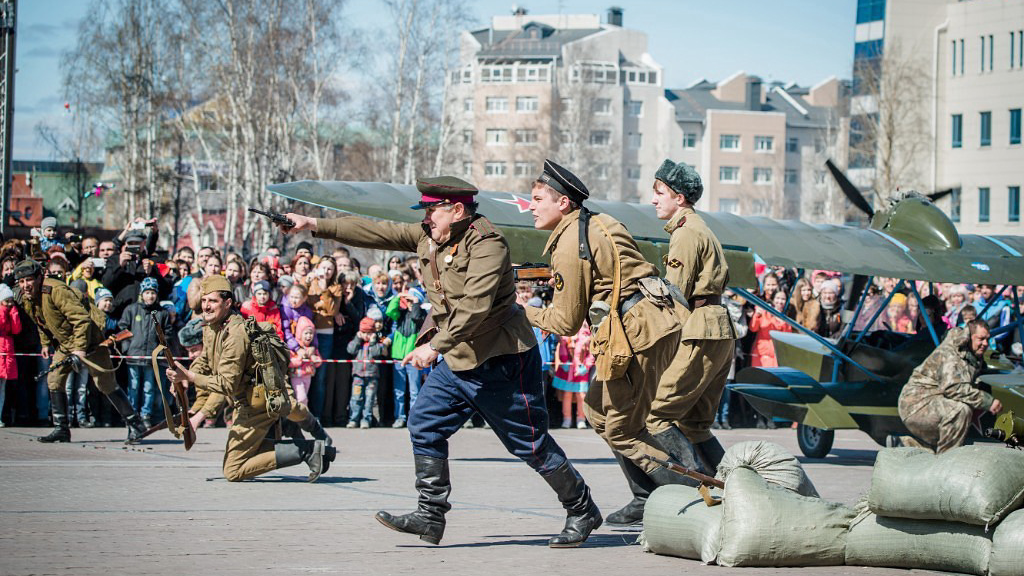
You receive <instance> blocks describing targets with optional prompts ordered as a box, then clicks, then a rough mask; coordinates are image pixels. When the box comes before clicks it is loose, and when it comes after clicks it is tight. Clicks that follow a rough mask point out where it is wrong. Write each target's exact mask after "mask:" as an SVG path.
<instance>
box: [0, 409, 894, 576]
mask: <svg viewBox="0 0 1024 576" xmlns="http://www.w3.org/2000/svg"><path fill="white" fill-rule="evenodd" d="M45 432H46V430H43V429H26V428H4V429H0V486H2V488H0V494H2V496H0V559H2V560H0V573H2V574H76V575H77V574H104V575H116V574H133V575H134V574H144V575H151V574H177V575H186V574H199V573H205V574H217V575H221V574H246V575H251V574H304V573H312V574H334V573H338V574H342V573H343V574H375V575H383V574H446V575H460V574H467V575H468V574H473V575H477V576H479V575H493V574H513V573H514V574H523V573H528V574H559V575H573V574H580V575H587V576H593V575H594V574H626V575H632V574H640V573H645V574H668V573H673V572H676V573H683V572H685V573H687V574H697V575H702V574H715V575H726V574H740V573H742V574H829V575H830V576H838V575H841V574H851V575H858V576H859V575H865V576H866V575H875V574H907V572H908V571H906V570H899V571H897V570H884V569H875V568H861V567H842V566H840V567H829V568H808V569H749V568H747V569H728V568H721V567H717V566H701V565H700V563H698V562H695V561H690V560H681V559H677V558H669V557H663V556H656V555H654V554H645V553H643V552H642V551H641V550H640V548H639V547H638V546H633V545H631V543H632V542H633V541H634V540H635V538H636V534H637V533H636V532H633V531H629V530H621V529H615V528H611V527H608V526H603V527H602V528H601V529H600V530H598V531H597V532H595V533H594V534H593V535H592V536H591V537H590V540H589V541H588V542H587V543H586V544H585V545H584V547H582V548H579V549H575V550H551V549H549V548H547V546H546V542H547V539H548V538H549V537H550V536H551V535H553V534H555V533H557V532H558V531H559V530H561V527H562V523H563V521H564V518H565V516H564V513H563V511H562V509H561V506H560V505H559V503H558V501H557V499H556V498H555V495H554V493H552V492H551V490H550V488H548V486H547V485H546V484H545V483H544V481H543V480H542V479H541V478H540V477H539V476H538V475H536V474H535V473H534V472H533V471H532V470H530V468H528V467H527V466H526V465H525V464H523V463H521V462H520V461H519V460H518V459H515V458H514V457H512V456H510V455H509V454H508V453H507V452H505V451H504V449H503V448H502V446H501V445H500V444H499V443H498V441H497V439H496V438H495V437H494V435H493V434H492V433H491V432H490V431H489V430H482V429H474V430H463V431H461V432H460V433H458V434H456V436H455V437H454V438H453V439H452V445H451V456H452V461H451V476H452V485H453V489H452V497H451V501H452V511H451V512H450V513H449V515H448V527H447V531H446V533H445V537H444V540H442V542H441V545H440V546H431V545H428V544H425V543H423V542H421V541H420V540H418V539H417V538H416V537H414V536H409V535H406V534H400V533H397V532H392V531H391V530H388V529H386V528H384V527H383V526H381V525H379V524H378V523H377V522H376V521H375V520H374V519H373V514H374V513H375V512H376V511H377V510H381V509H386V510H389V511H392V512H401V513H404V512H408V511H410V510H412V509H413V508H414V507H415V505H416V492H415V490H414V488H413V469H412V452H411V448H410V444H409V439H408V435H407V433H406V431H405V430H391V429H374V430H343V429H332V430H330V431H329V432H330V433H331V434H332V435H333V437H334V440H335V445H336V446H337V447H338V448H339V450H340V454H339V458H338V460H337V461H335V462H334V464H333V466H332V467H331V470H330V472H328V475H327V476H325V477H324V478H321V480H320V481H319V482H317V483H315V484H308V483H306V482H305V481H304V480H305V475H306V468H305V466H297V467H295V468H290V469H286V470H282V471H280V472H279V473H272V474H270V475H268V476H265V477H262V478H257V479H255V480H252V481H249V482H243V483H239V484H229V483H228V482H227V481H225V480H224V479H223V478H222V477H221V474H220V473H221V470H220V468H221V458H222V455H223V447H224V439H225V436H226V430H224V429H212V430H210V429H202V430H199V440H198V442H197V443H196V445H195V446H194V447H193V448H192V450H191V451H190V452H185V450H184V448H183V447H182V445H181V443H180V442H177V441H174V440H173V438H172V437H171V436H170V434H169V433H167V432H159V433H157V434H155V435H154V437H153V439H151V440H147V441H146V442H145V443H144V444H142V445H139V446H135V447H125V446H124V445H123V444H122V440H123V438H124V436H125V431H124V430H123V429H111V428H99V429H91V430H80V429H75V430H72V438H73V439H74V442H73V443H70V444H58V445H43V444H39V443H37V442H35V440H34V437H35V436H36V435H39V434H41V433H45ZM554 436H555V438H556V439H557V440H558V442H559V443H560V444H561V445H562V447H563V448H564V449H565V451H566V453H567V454H568V455H569V457H570V458H571V459H572V461H573V462H574V464H575V465H576V466H577V467H578V468H579V469H580V471H581V473H582V474H583V475H584V477H585V478H586V479H587V481H588V483H589V484H590V485H591V487H592V489H593V492H594V496H595V498H596V500H597V502H598V505H599V506H600V507H601V510H602V511H603V512H604V513H605V514H608V513H610V512H613V511H615V510H616V509H617V508H618V507H619V506H622V505H623V504H625V503H626V502H627V501H628V500H629V498H630V495H629V492H628V489H627V487H626V483H625V480H624V479H623V477H622V475H621V473H620V472H619V470H618V467H617V466H616V464H615V461H614V459H613V458H612V457H611V454H610V453H609V451H608V448H607V447H606V446H605V444H604V443H603V442H602V441H601V440H600V439H598V437H597V436H596V435H595V434H594V432H593V431H591V430H556V431H554ZM719 437H720V438H721V440H722V443H723V444H724V445H726V446H729V445H731V444H734V443H736V442H740V441H743V440H756V439H765V440H772V441H775V442H779V443H780V444H782V445H784V446H786V447H787V448H788V449H790V450H791V451H793V452H794V453H796V452H797V446H796V435H795V433H794V431H792V430H733V431H723V432H721V433H720V434H719ZM876 451H877V446H876V445H875V444H874V443H873V442H872V441H871V440H870V439H869V438H868V437H867V436H866V435H864V434H861V433H858V432H850V433H844V432H840V433H839V434H837V437H836V447H835V449H834V450H833V452H832V454H831V455H830V456H829V457H828V458H827V459H826V460H823V461H812V462H809V463H806V464H805V467H806V469H807V472H808V474H809V475H810V477H811V479H812V480H813V481H814V483H815V485H816V486H817V488H818V490H819V491H820V492H821V494H822V496H823V497H824V498H827V499H831V500H838V501H841V502H845V503H847V504H853V503H854V502H855V501H856V500H857V499H858V498H859V496H860V495H861V494H862V493H863V492H865V491H866V490H867V488H868V486H869V483H870V476H871V463H872V462H873V461H874V457H875V453H876Z"/></svg>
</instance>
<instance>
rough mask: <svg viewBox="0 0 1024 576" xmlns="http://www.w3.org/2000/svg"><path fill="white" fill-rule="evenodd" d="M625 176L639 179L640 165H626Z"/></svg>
mask: <svg viewBox="0 0 1024 576" xmlns="http://www.w3.org/2000/svg"><path fill="white" fill-rule="evenodd" d="M626 178H628V179H629V180H639V179H640V167H639V166H626Z"/></svg>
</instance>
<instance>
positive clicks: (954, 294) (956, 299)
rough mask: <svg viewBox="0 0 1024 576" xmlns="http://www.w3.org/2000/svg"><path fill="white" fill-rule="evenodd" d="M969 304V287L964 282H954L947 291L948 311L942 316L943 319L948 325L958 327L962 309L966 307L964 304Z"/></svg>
mask: <svg viewBox="0 0 1024 576" xmlns="http://www.w3.org/2000/svg"><path fill="white" fill-rule="evenodd" d="M967 304H969V302H968V301H967V288H964V285H963V284H954V285H953V286H950V287H949V290H948V291H947V292H946V310H947V312H946V313H945V314H944V315H943V316H942V320H943V321H944V322H945V323H946V327H948V328H954V327H956V320H957V318H959V317H960V311H961V310H963V309H964V306H966V305H967Z"/></svg>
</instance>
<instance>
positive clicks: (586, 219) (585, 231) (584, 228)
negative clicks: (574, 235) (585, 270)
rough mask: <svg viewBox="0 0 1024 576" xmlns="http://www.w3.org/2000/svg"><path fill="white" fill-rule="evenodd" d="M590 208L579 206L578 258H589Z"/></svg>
mask: <svg viewBox="0 0 1024 576" xmlns="http://www.w3.org/2000/svg"><path fill="white" fill-rule="evenodd" d="M590 215H591V212H590V210H587V209H586V208H584V207H582V206H580V220H579V222H580V243H579V248H580V260H588V261H589V260H590V258H591V256H592V254H591V253H590V235H589V231H590Z"/></svg>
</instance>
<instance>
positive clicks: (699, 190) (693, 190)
mask: <svg viewBox="0 0 1024 576" xmlns="http://www.w3.org/2000/svg"><path fill="white" fill-rule="evenodd" d="M654 178H655V179H657V180H661V181H662V182H664V183H665V184H666V185H667V186H668V187H669V188H671V189H672V190H674V191H675V193H676V194H682V195H683V198H686V201H687V202H689V203H690V204H696V203H697V201H698V200H700V197H701V195H703V194H704V184H703V183H702V182H701V181H700V174H697V171H696V170H694V169H693V168H692V167H691V166H689V165H688V164H686V163H684V162H680V163H678V164H676V163H675V162H673V161H671V160H668V159H666V160H665V161H664V162H662V163H661V167H660V168H658V171H657V172H655V173H654Z"/></svg>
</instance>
